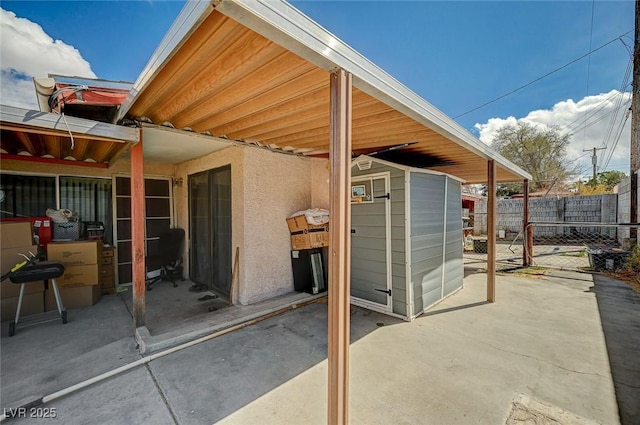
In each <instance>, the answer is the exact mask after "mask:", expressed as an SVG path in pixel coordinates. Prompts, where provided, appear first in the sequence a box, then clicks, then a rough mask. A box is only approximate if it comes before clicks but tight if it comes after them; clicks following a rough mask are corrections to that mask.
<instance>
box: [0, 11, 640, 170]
mask: <svg viewBox="0 0 640 425" xmlns="http://www.w3.org/2000/svg"><path fill="white" fill-rule="evenodd" d="M292 3H293V5H294V6H296V7H297V8H299V9H300V10H301V11H303V12H304V13H306V14H307V15H309V16H310V17H311V18H312V19H314V20H315V21H316V22H318V23H319V24H321V25H322V26H324V27H325V28H327V29H328V30H329V31H331V32H332V33H334V34H335V35H336V36H337V37H338V38H340V39H342V40H343V41H345V42H346V43H347V44H349V45H351V46H352V47H354V48H355V49H356V50H358V51H360V52H361V53H362V54H364V55H365V56H366V57H367V58H369V59H370V60H372V61H373V62H374V63H376V64H377V65H378V66H380V67H381V68H383V69H384V70H386V71H387V72H389V73H390V74H391V75H393V76H394V77H395V78H397V79H398V80H399V81H400V82H402V83H403V84H405V85H406V86H407V87H409V88H410V89H411V90H413V91H415V92H416V93H418V94H419V95H420V96H422V97H423V98H425V99H426V100H427V101H429V102H430V103H432V104H433V105H435V106H436V107H437V108H439V109H440V110H442V111H443V112H444V113H446V114H448V115H449V116H451V117H456V116H458V115H460V114H462V113H464V112H466V111H468V110H470V109H472V108H474V107H476V106H479V105H481V104H483V103H485V102H487V101H490V100H492V99H494V98H496V97H498V96H500V95H502V94H504V93H507V92H509V91H511V90H513V89H515V88H517V87H519V86H522V85H523V84H526V83H529V82H530V81H532V80H534V79H536V78H538V77H540V76H542V75H544V74H546V73H548V72H550V71H552V70H554V69H556V68H558V67H561V66H563V65H565V64H567V63H568V62H570V61H572V60H574V59H576V58H578V57H580V56H582V55H584V54H586V53H587V52H588V51H589V49H590V45H591V48H592V49H595V48H597V47H599V46H602V45H603V44H605V43H607V42H609V41H611V40H613V39H615V38H616V37H618V36H620V35H621V34H623V33H626V32H628V31H632V30H633V8H634V2H633V1H596V2H592V1H569V2H556V1H530V2H521V1H501V2H485V1H471V2H469V1H446V2H437V1H412V2H404V1H294V2H292ZM182 5H183V2H178V1H149V2H146V1H131V2H110V1H103V2H84V1H82V2H75V1H68V2H55V1H51V2H32V1H27V2H11V1H2V3H1V6H2V9H4V10H5V11H10V12H13V13H15V15H17V17H18V18H25V19H27V20H29V21H31V22H32V23H35V24H38V25H40V26H41V27H42V30H43V31H44V33H45V34H46V35H48V36H49V37H51V38H52V39H53V40H61V42H63V43H64V44H66V45H69V46H73V47H74V48H75V49H77V51H78V54H79V56H80V57H81V58H80V59H78V58H75V59H78V60H81V59H84V61H86V62H88V65H89V66H90V70H91V71H92V72H93V73H94V74H95V75H96V76H98V77H100V78H106V79H116V80H129V81H134V80H135V79H136V78H137V76H138V74H139V72H140V71H141V70H142V68H143V67H144V65H145V64H146V62H147V60H148V59H149V57H150V56H151V54H152V53H153V51H154V50H155V48H156V46H157V45H158V44H159V43H160V41H161V39H162V37H163V35H164V34H165V33H166V31H167V30H168V29H169V27H170V25H171V23H172V22H173V20H174V19H175V17H176V16H177V14H178V13H179V11H180V9H181V8H182ZM592 11H593V15H592ZM3 16H4V15H3ZM592 18H593V27H592ZM26 34H27V35H28V32H27V33H26ZM2 36H3V41H2V43H3V44H2V53H3V58H2V59H3V60H2V67H3V76H4V75H5V72H6V71H7V70H6V69H5V68H6V64H7V63H9V64H11V63H12V58H10V57H9V58H7V57H6V56H7V55H5V52H9V50H10V49H8V48H7V47H6V46H7V44H6V43H8V41H5V40H6V39H7V38H8V37H5V31H4V30H3V33H2ZM623 41H624V42H625V43H626V44H627V46H632V43H633V33H632V32H631V33H629V34H628V36H627V37H625V38H623ZM629 58H630V54H629V51H628V50H627V48H626V47H625V45H624V44H623V43H622V42H621V41H619V40H618V41H615V42H614V43H612V44H610V45H608V46H607V47H605V48H603V49H601V50H599V51H598V52H596V53H594V54H592V55H591V56H590V62H589V59H587V58H585V59H582V60H580V61H578V62H576V63H575V64H573V65H571V66H568V67H567V68H565V69H563V70H562V71H559V72H557V73H555V74H553V75H551V76H550V77H547V78H545V79H543V80H541V81H540V82H538V83H535V84H533V85H531V86H529V87H527V88H525V89H523V90H520V91H519V92H517V93H515V94H513V95H510V96H507V97H505V98H504V99H502V100H500V101H498V102H495V103H492V104H491V105H489V106H487V107H484V108H482V109H479V110H477V111H475V112H472V113H469V114H467V115H464V116H462V117H460V118H457V119H456V121H458V122H459V123H460V125H462V126H463V127H464V128H466V129H467V130H469V131H471V132H472V133H473V134H474V135H476V136H477V137H480V138H481V139H482V140H483V141H485V142H490V139H491V135H492V134H493V133H494V132H495V130H496V129H497V128H499V127H500V126H501V125H505V124H508V123H514V122H516V121H517V120H519V119H520V120H522V119H525V120H530V121H537V122H540V123H542V124H546V125H548V124H554V123H559V124H561V125H562V124H568V123H574V124H573V126H569V127H568V130H567V131H571V132H572V133H574V136H573V139H574V142H573V143H572V148H571V152H570V156H571V157H572V158H574V159H577V160H579V161H583V162H585V164H586V166H587V168H588V166H589V164H590V159H589V158H588V156H583V157H580V155H582V152H581V151H582V148H591V147H593V145H598V146H601V145H606V146H608V147H609V148H610V150H611V148H612V147H613V145H614V142H615V139H616V135H617V134H618V132H617V129H618V127H620V126H622V123H623V114H622V112H621V111H622V110H623V109H624V107H625V102H626V101H627V99H628V97H620V99H621V101H620V104H619V105H618V104H617V103H616V102H617V99H618V97H616V94H615V93H613V94H612V93H611V91H612V90H620V89H621V88H623V87H622V85H623V77H624V75H625V70H626V69H627V65H628V63H629ZM22 60H23V61H25V60H26V61H28V60H29V59H28V58H27V59H24V58H23V59H22ZM34 61H35V59H34ZM35 62H37V61H35ZM45 67H46V65H45V64H42V65H39V67H38V68H36V67H35V64H34V66H33V67H31V68H25V69H29V72H27V71H21V72H22V73H24V74H26V75H27V76H29V75H30V74H33V73H36V71H34V69H36V70H37V69H42V72H41V75H37V76H44V75H46V74H47V73H48V72H51V71H50V70H47V69H44V68H45ZM16 68H18V66H16ZM18 71H20V70H18ZM14 74H15V73H14ZM587 77H589V78H587ZM3 78H4V77H3ZM623 91H626V92H627V93H628V92H630V87H624V88H623ZM618 95H619V96H622V95H621V94H618ZM8 97H9V95H8V94H6V93H5V91H4V90H3V99H2V101H3V103H6V102H5V101H6V100H7V98H8ZM585 97H586V98H587V99H585ZM607 99H608V100H609V101H611V102H610V103H612V104H611V106H610V107H609V106H607V107H606V108H604V109H606V110H610V113H611V115H613V114H614V112H615V111H616V110H618V112H619V113H618V119H619V120H620V122H618V123H614V124H613V125H611V127H612V128H611V129H609V124H608V122H609V121H608V117H606V116H604V117H603V118H602V119H600V120H599V122H598V123H595V124H593V125H588V126H586V127H587V128H586V129H585V128H582V127H585V126H584V125H582V126H580V125H576V124H575V122H576V120H577V121H578V122H579V121H580V119H581V118H580V116H581V114H582V115H583V116H584V120H585V124H586V123H587V122H588V120H589V111H597V110H599V109H598V108H600V109H603V108H601V106H602V105H603V103H602V102H603V101H604V100H607ZM570 101H571V102H573V103H571V102H570ZM580 102H582V103H580ZM616 105H617V106H616ZM605 106H606V105H605ZM616 107H617V108H618V109H616ZM604 109H603V110H604ZM605 112H606V111H605ZM602 113H603V114H604V112H602ZM509 117H512V118H509ZM628 127H629V124H628V123H627V124H626V125H625V127H622V128H621V130H622V131H621V133H620V134H621V137H620V141H619V143H618V145H617V146H618V148H617V150H616V151H615V152H613V153H612V158H611V161H610V162H609V164H608V169H611V168H615V169H621V170H623V171H626V168H627V167H628V160H627V159H626V158H625V156H624V149H621V148H623V147H624V143H625V140H624V139H625V138H627V139H628V136H627V132H628V130H627V128H628ZM610 133H613V134H610ZM605 139H607V140H605ZM626 143H627V144H626V146H628V140H627V141H626ZM627 152H628V150H627ZM601 155H603V159H606V158H604V156H606V155H608V153H607V151H604V152H602V153H601ZM625 161H626V162H625ZM603 162H604V161H603Z"/></svg>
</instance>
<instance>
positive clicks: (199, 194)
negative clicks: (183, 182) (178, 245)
mask: <svg viewBox="0 0 640 425" xmlns="http://www.w3.org/2000/svg"><path fill="white" fill-rule="evenodd" d="M189 222H190V223H189V226H190V232H189V233H190V239H191V249H190V253H191V258H190V260H191V261H190V263H189V264H190V267H189V270H190V278H191V280H192V281H193V282H195V283H199V284H203V285H206V286H207V287H208V288H209V289H210V290H212V291H214V292H216V293H218V294H219V295H221V296H225V297H228V296H229V291H230V288H231V267H232V265H231V167H230V166H226V167H222V168H216V169H214V170H209V171H204V172H202V173H198V174H193V175H191V176H189Z"/></svg>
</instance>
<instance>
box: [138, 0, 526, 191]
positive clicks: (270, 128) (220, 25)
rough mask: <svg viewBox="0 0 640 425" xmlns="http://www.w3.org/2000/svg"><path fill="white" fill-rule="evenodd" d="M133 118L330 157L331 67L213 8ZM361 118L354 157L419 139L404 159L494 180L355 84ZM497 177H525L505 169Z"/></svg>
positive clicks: (473, 159) (454, 146)
mask: <svg viewBox="0 0 640 425" xmlns="http://www.w3.org/2000/svg"><path fill="white" fill-rule="evenodd" d="M128 115H129V116H132V117H135V118H140V117H147V118H149V119H151V120H152V121H153V122H155V123H158V124H161V123H164V122H167V121H168V122H170V123H171V124H173V125H174V126H175V127H176V128H185V127H188V128H190V129H192V130H194V131H196V132H205V131H208V132H210V133H211V134H212V135H214V136H219V137H228V138H230V139H233V140H239V141H244V142H253V143H257V144H260V145H265V146H269V147H271V148H277V149H282V150H285V151H291V152H295V153H301V154H304V155H311V156H313V155H319V156H322V155H325V156H326V155H327V154H328V151H329V116H330V105H329V72H328V71H327V70H325V69H323V68H321V67H319V66H317V65H315V64H313V63H311V62H310V61H308V60H306V59H304V58H302V57H300V56H298V55H296V54H294V53H292V52H291V51H290V50H288V49H285V48H284V47H282V46H280V45H278V44H276V43H275V42H273V41H270V40H269V39H267V38H266V37H264V36H262V35H260V34H258V33H257V32H255V31H253V30H251V29H248V28H247V27H245V26H243V25H241V24H239V23H238V22H236V21H234V20H233V19H232V18H229V17H227V16H225V15H223V14H222V13H221V12H219V11H218V10H212V12H211V13H210V14H209V15H208V16H206V18H205V19H204V20H203V21H202V23H201V24H200V25H199V26H198V27H197V28H196V29H195V31H193V32H192V33H191V34H190V35H189V36H188V37H187V38H186V40H185V41H184V43H183V44H182V45H180V46H179V48H178V49H177V50H176V51H175V52H174V53H173V55H172V56H170V57H169V59H168V60H167V61H166V62H165V63H164V64H163V66H162V67H160V68H159V70H158V71H157V72H156V73H155V74H154V76H153V77H152V79H150V80H149V82H148V84H146V86H144V87H141V88H140V92H138V93H137V94H136V97H135V98H134V99H133V101H132V103H131V104H130V107H129V110H128ZM352 116H353V121H352V125H353V129H352V140H353V154H354V156H355V155H358V154H367V153H371V152H375V151H379V150H383V149H386V148H390V147H393V146H397V145H403V144H407V143H410V144H411V145H410V146H408V147H407V148H404V149H400V150H398V151H396V152H395V153H396V156H398V155H400V156H402V155H403V154H404V153H406V156H407V157H411V159H412V162H413V164H412V165H417V164H419V165H420V166H422V167H424V168H429V169H432V170H437V171H441V172H445V173H449V174H452V175H455V176H458V177H460V178H462V179H464V180H465V181H466V182H468V183H481V182H485V181H486V180H487V165H486V164H487V159H486V158H485V157H482V156H481V155H479V154H477V153H476V152H474V151H472V150H470V149H468V148H467V147H465V146H464V145H463V144H461V143H459V142H456V141H453V140H451V139H450V138H448V137H447V136H445V135H443V134H440V133H438V132H436V131H434V130H432V129H431V128H429V127H428V126H426V125H424V124H422V123H420V122H418V121H416V120H414V119H413V118H411V117H409V116H408V115H405V114H404V113H402V112H400V111H398V110H397V109H394V108H393V107H391V106H389V105H388V104H386V103H384V102H382V101H381V100H378V99H376V98H374V97H373V96H371V95H369V94H367V93H365V92H363V91H362V90H360V89H358V88H355V87H354V89H353V114H352ZM520 171H521V170H520ZM497 178H498V180H499V181H516V180H522V174H518V172H517V171H514V170H513V169H509V168H507V167H503V166H498V170H497Z"/></svg>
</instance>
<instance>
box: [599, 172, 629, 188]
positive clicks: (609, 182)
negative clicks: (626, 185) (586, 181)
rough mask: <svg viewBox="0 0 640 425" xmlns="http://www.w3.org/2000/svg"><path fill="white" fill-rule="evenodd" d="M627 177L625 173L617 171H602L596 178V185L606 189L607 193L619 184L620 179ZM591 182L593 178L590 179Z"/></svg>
mask: <svg viewBox="0 0 640 425" xmlns="http://www.w3.org/2000/svg"><path fill="white" fill-rule="evenodd" d="M625 177H627V175H626V174H625V173H623V172H622V171H617V170H610V171H603V172H601V173H598V175H597V176H596V184H599V185H603V186H604V187H606V188H607V191H608V192H611V191H612V190H613V187H614V186H615V185H617V184H618V183H620V182H621V181H622V179H624V178H625ZM591 180H593V178H592V179H591Z"/></svg>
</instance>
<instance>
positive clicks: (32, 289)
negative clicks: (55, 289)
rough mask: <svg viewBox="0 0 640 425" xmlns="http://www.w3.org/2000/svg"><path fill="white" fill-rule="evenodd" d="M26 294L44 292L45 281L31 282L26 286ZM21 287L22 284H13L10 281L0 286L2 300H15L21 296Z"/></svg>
mask: <svg viewBox="0 0 640 425" xmlns="http://www.w3.org/2000/svg"><path fill="white" fill-rule="evenodd" d="M25 285H26V286H25V288H24V293H25V294H35V293H37V292H44V281H43V280H41V281H39V282H29V283H26V284H25ZM20 286H22V284H20V283H18V284H16V283H11V281H10V280H9V279H7V280H5V281H4V282H2V283H1V284H0V299H3V300H4V299H6V298H14V297H17V296H19V295H20Z"/></svg>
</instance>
